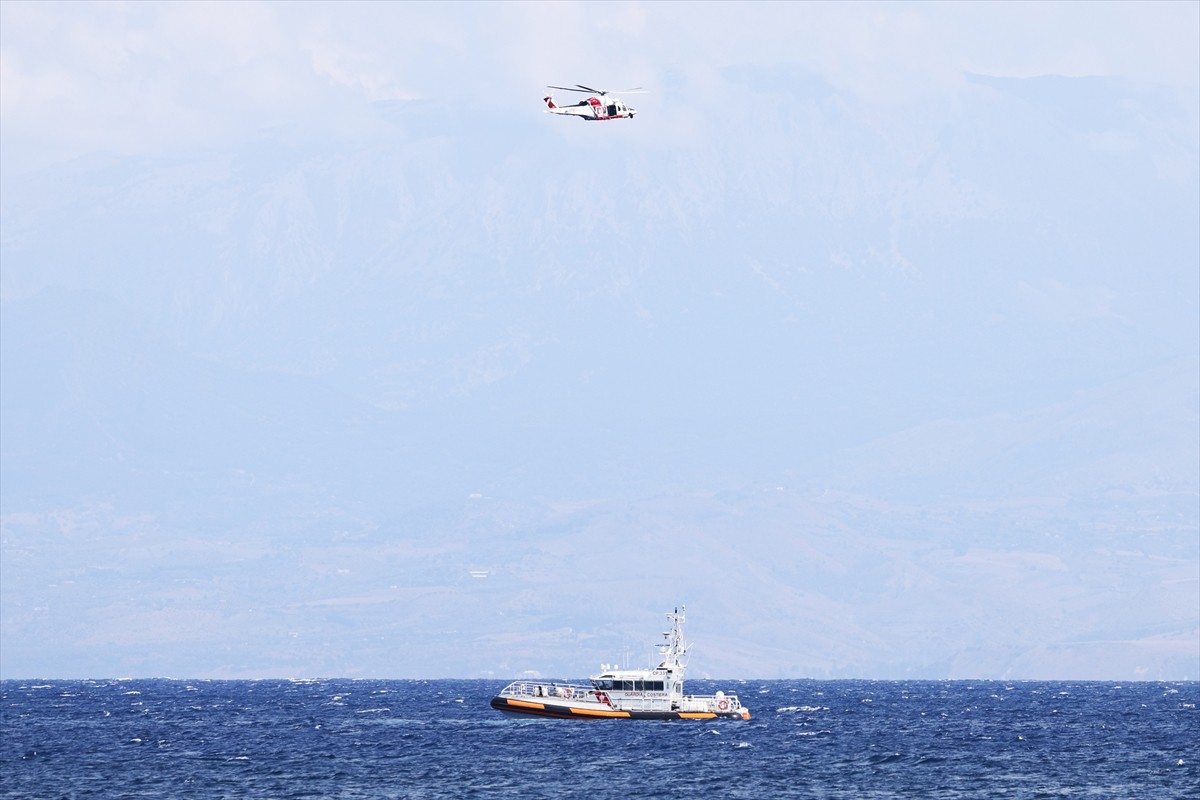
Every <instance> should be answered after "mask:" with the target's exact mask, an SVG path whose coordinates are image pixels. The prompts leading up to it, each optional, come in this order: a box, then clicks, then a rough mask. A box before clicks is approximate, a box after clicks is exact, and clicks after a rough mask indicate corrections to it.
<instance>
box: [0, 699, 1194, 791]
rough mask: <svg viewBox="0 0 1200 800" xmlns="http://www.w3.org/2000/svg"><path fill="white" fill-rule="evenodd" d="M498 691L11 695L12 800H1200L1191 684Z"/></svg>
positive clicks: (5, 771) (8, 773)
mask: <svg viewBox="0 0 1200 800" xmlns="http://www.w3.org/2000/svg"><path fill="white" fill-rule="evenodd" d="M503 685H504V684H503V682H497V681H478V680H477V681H456V680H444V681H415V680H353V681H352V680H321V681H304V682H294V681H198V680H122V681H115V680H113V681H110V680H87V681H59V680H54V681H12V680H9V681H3V682H0V698H2V707H3V716H2V718H0V724H2V740H0V797H4V798H55V799H56V800H57V799H59V798H193V797H194V798H238V800H244V799H246V798H346V799H347V800H349V799H351V798H494V797H496V798H498V797H505V798H508V797H519V798H588V799H589V800H599V799H600V798H628V797H646V798H657V797H688V798H691V797H731V798H855V799H856V800H858V799H860V798H889V797H914V798H995V797H998V798H1156V799H1160V798H1197V797H1200V711H1198V710H1197V703H1198V702H1200V684H1197V683H1194V682H1189V683H1069V682H1050V683H1046V682H975V681H941V682H936V681H809V680H802V681H744V682H730V681H723V682H715V683H710V682H707V681H689V684H688V688H689V690H691V691H693V692H696V693H707V692H712V691H715V690H716V689H724V690H726V691H736V692H737V694H738V695H739V696H740V697H741V699H742V701H743V702H744V703H745V704H746V705H748V706H749V707H750V709H751V711H752V712H753V714H754V717H753V719H752V720H750V721H748V722H742V721H736V720H721V721H671V722H659V721H655V722H634V721H628V720H595V721H586V722H585V721H568V720H550V719H537V718H531V719H521V718H513V717H506V716H503V715H501V714H500V713H498V712H496V711H493V710H492V709H491V708H489V707H488V701H489V700H490V699H491V697H492V695H493V694H495V693H496V692H497V691H498V690H499V689H500V688H501V687H502V686H503Z"/></svg>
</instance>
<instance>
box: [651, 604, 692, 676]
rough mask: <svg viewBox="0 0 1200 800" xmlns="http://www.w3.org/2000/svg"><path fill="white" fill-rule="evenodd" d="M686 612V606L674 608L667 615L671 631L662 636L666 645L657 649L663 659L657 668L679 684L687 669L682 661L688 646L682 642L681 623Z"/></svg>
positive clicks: (685, 663)
mask: <svg viewBox="0 0 1200 800" xmlns="http://www.w3.org/2000/svg"><path fill="white" fill-rule="evenodd" d="M686 611H687V606H683V607H682V608H676V609H675V611H674V612H673V613H668V614H667V619H669V620H670V621H671V630H669V631H667V632H666V633H664V634H663V637H664V638H665V639H666V640H667V643H666V644H663V645H659V648H658V652H659V653H660V654H661V655H662V657H663V661H662V663H661V664H660V665H659V667H658V668H659V669H665V670H668V671H670V672H671V673H672V674H673V676H674V677H676V678H677V679H678V680H679V681H680V682H681V683H682V681H683V673H684V671H685V670H686V669H687V662H686V661H684V658H685V657H686V656H687V650H688V646H687V643H686V642H685V641H684V640H683V623H684V621H685V620H686V616H685V612H686Z"/></svg>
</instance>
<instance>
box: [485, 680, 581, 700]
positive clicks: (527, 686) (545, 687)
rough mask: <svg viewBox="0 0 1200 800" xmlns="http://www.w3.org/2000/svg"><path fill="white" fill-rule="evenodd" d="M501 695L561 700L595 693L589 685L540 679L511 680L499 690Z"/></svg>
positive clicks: (575, 698) (576, 698)
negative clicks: (548, 681)
mask: <svg viewBox="0 0 1200 800" xmlns="http://www.w3.org/2000/svg"><path fill="white" fill-rule="evenodd" d="M500 694H501V696H503V697H529V698H539V697H549V698H555V697H557V698H559V699H561V700H578V699H582V698H583V697H586V696H588V695H589V694H591V695H593V696H594V694H595V691H594V690H593V689H592V687H591V686H581V685H579V684H575V683H556V682H551V683H547V682H542V681H513V682H512V683H510V684H509V685H508V686H505V687H504V688H503V689H501V690H500Z"/></svg>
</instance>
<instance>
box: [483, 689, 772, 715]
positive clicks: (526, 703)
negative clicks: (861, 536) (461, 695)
mask: <svg viewBox="0 0 1200 800" xmlns="http://www.w3.org/2000/svg"><path fill="white" fill-rule="evenodd" d="M492 708H494V709H496V710H497V711H502V712H504V713H506V714H516V715H521V716H533V717H552V718H554V719H722V718H723V719H750V712H749V711H747V710H745V709H738V710H736V711H735V710H732V709H731V710H729V711H626V710H623V709H619V708H611V707H609V706H605V705H601V704H599V703H588V704H586V705H585V704H579V703H572V704H568V703H555V702H546V701H544V700H541V699H539V700H537V701H533V700H518V699H516V698H511V697H503V696H499V695H498V696H496V697H493V698H492Z"/></svg>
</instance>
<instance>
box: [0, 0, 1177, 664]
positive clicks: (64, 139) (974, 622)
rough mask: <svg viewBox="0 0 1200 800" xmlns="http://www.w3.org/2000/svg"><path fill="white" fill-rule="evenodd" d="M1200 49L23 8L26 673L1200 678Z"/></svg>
mask: <svg viewBox="0 0 1200 800" xmlns="http://www.w3.org/2000/svg"><path fill="white" fill-rule="evenodd" d="M1198 30H1200V3H1196V2H1164V3H1155V2H1136V3H1083V2H1066V3H1052V2H1033V3H1015V2H1005V3H985V2H963V3H932V2H920V3H900V2H885V3H794V4H788V3H780V2H770V3H745V2H738V3H727V4H722V3H711V2H706V3H669V2H651V3H619V2H602V3H494V2H487V3H444V2H438V3H380V2H371V3H345V2H339V3H317V2H303V3H283V2H223V3H186V2H169V3H151V2H91V3H65V2H41V3H26V2H13V1H10V0H5V2H2V3H0V188H2V193H0V212H2V214H3V217H2V218H3V230H2V235H0V247H2V252H3V258H2V261H0V304H2V307H3V316H2V318H0V321H2V323H3V325H4V336H3V337H2V338H0V345H3V348H4V363H3V366H4V380H3V381H0V391H2V392H3V405H2V406H0V408H2V411H3V416H2V418H0V422H2V424H3V437H2V438H0V456H2V458H3V469H4V473H3V482H2V485H0V489H2V490H3V495H2V496H0V506H2V511H3V516H2V517H0V533H2V535H3V540H2V542H0V544H2V546H3V559H2V561H0V569H2V570H3V576H2V579H0V597H2V598H3V609H2V618H0V620H2V626H0V634H2V635H3V637H4V643H3V647H0V669H3V670H4V671H5V675H6V676H7V675H10V674H15V675H20V676H27V675H42V676H46V677H51V676H55V675H164V674H172V675H196V676H218V677H220V676H224V677H246V676H272V675H273V676H280V675H284V676H312V675H373V676H380V677H394V676H401V675H404V676H436V675H468V676H478V675H495V676H506V675H509V674H513V673H514V672H519V671H522V670H525V669H535V670H542V671H550V670H556V671H559V672H561V673H566V674H574V675H578V674H579V672H581V671H582V670H584V669H587V668H588V666H589V665H590V664H591V663H592V660H593V658H594V657H596V658H597V660H600V659H599V658H598V657H597V656H596V653H597V652H601V651H602V652H603V653H604V657H605V658H610V657H611V656H610V654H611V653H612V652H613V651H614V650H616V649H617V648H621V647H627V646H628V644H629V643H630V642H631V641H632V642H634V643H637V642H640V638H639V637H641V636H642V635H643V634H644V633H645V632H646V631H647V628H646V626H647V625H650V626H653V625H654V624H655V622H654V621H655V620H656V619H658V614H660V613H662V612H663V611H665V610H667V609H668V608H671V607H673V606H674V605H676V604H685V603H686V604H687V606H688V608H689V617H690V622H691V623H692V624H693V625H694V628H693V630H694V631H696V632H697V633H696V635H697V636H698V638H699V639H700V640H701V641H702V642H703V643H704V647H703V648H701V649H700V650H699V651H698V654H699V653H703V654H704V658H705V659H707V663H708V666H707V667H706V668H704V669H706V670H707V671H709V672H710V673H722V674H728V675H742V676H747V677H751V676H794V675H812V676H842V677H846V676H875V677H896V676H913V677H939V678H940V677H1008V676H1012V677H1098V678H1099V677H1107V678H1121V679H1129V678H1131V677H1132V678H1136V677H1145V676H1151V677H1165V678H1176V677H1180V676H1190V677H1192V678H1194V677H1196V675H1197V674H1200V673H1198V670H1200V659H1198V658H1197V656H1200V653H1198V652H1197V650H1198V643H1200V616H1198V612H1197V600H1198V598H1200V554H1198V552H1197V548H1198V547H1200V541H1198V540H1197V524H1198V523H1197V518H1198V515H1200V508H1198V505H1197V482H1198V480H1200V478H1198V475H1197V471H1198V469H1200V456H1198V454H1197V446H1198V444H1197V440H1198V439H1200V433H1198V431H1200V419H1198V415H1200V411H1198V407H1200V401H1198V400H1197V395H1198V393H1200V385H1198V384H1200V368H1198V366H1197V359H1198V353H1197V351H1198V350H1200V332H1198V327H1200V322H1198V319H1200V311H1198V305H1200V290H1198V288H1197V279H1198V272H1200V270H1198V269H1197V261H1198V260H1200V255H1198V253H1200V242H1198V240H1197V227H1196V218H1197V216H1200V209H1198V206H1200V191H1198V188H1197V184H1198V173H1200V156H1198V150H1200V145H1198V141H1197V140H1198V131H1200V44H1198V38H1200V37H1198ZM575 83H585V84H588V85H592V86H600V87H608V88H621V87H632V86H642V87H645V88H646V89H647V90H648V92H647V93H645V94H639V95H636V96H633V95H631V96H629V97H627V98H626V100H628V101H629V102H630V104H631V105H633V106H635V107H636V108H637V109H638V110H639V114H638V116H637V118H636V119H635V120H625V121H621V122H619V123H604V124H603V125H600V124H590V123H589V124H585V123H582V122H579V121H576V120H570V119H561V118H557V117H552V116H548V115H544V114H543V113H542V111H543V106H542V103H541V98H542V96H543V95H544V94H545V91H546V89H545V87H546V85H547V84H557V85H572V84H575ZM564 99H565V96H564ZM597 543H602V544H603V547H602V548H598V547H597ZM598 550H599V551H601V552H604V553H608V554H613V555H611V556H608V557H606V558H608V559H610V560H603V561H602V560H600V559H598V558H597V557H596V554H597V552H598ZM642 554H650V556H649V557H644V556H643V555H642ZM614 564H615V565H616V566H614ZM584 567H586V568H587V569H583V568H584ZM479 574H487V575H488V576H489V577H487V578H478V577H473V576H477V575H479ZM714 576H719V579H716V580H714ZM762 609H770V610H771V613H770V614H769V615H767V616H766V617H764V615H763V614H761V613H760V612H761V610H762ZM1047 609H1051V610H1052V611H1050V612H1047ZM649 630H651V631H652V630H653V628H652V627H651V628H650V629H649ZM447 631H450V632H452V633H451V634H447Z"/></svg>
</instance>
